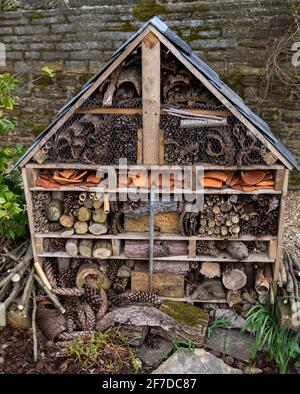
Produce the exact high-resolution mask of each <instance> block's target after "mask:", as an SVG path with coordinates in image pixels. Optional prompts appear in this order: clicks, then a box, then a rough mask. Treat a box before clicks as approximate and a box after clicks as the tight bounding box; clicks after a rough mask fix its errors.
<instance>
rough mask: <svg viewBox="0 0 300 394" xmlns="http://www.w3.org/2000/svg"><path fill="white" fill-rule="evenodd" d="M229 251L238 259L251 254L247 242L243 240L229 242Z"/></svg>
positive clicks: (243, 258)
mask: <svg viewBox="0 0 300 394" xmlns="http://www.w3.org/2000/svg"><path fill="white" fill-rule="evenodd" d="M227 252H228V253H229V254H230V256H231V257H232V258H234V259H236V260H245V259H246V258H247V257H248V256H249V253H248V248H247V246H246V244H244V243H243V242H241V241H231V242H228V246H227Z"/></svg>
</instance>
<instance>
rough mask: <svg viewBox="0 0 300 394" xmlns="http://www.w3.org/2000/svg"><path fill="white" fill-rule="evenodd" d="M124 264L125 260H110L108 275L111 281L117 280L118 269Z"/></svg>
mask: <svg viewBox="0 0 300 394" xmlns="http://www.w3.org/2000/svg"><path fill="white" fill-rule="evenodd" d="M122 264H124V260H109V264H108V269H107V273H106V274H107V276H108V278H109V279H110V280H111V281H113V282H114V281H115V279H116V278H117V273H118V269H119V268H120V267H121V265H122Z"/></svg>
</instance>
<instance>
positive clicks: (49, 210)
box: [45, 200, 63, 222]
mask: <svg viewBox="0 0 300 394" xmlns="http://www.w3.org/2000/svg"><path fill="white" fill-rule="evenodd" d="M62 213H63V204H62V201H61V200H52V201H51V202H50V204H48V206H47V207H46V208H45V215H46V217H47V219H48V220H50V221H51V222H58V221H59V218H60V217H61V215H62Z"/></svg>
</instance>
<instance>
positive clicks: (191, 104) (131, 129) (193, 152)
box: [21, 26, 291, 168]
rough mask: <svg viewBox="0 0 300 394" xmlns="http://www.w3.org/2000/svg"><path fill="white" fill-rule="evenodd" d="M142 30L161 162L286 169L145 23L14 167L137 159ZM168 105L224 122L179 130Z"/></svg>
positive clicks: (247, 124)
mask: <svg viewBox="0 0 300 394" xmlns="http://www.w3.org/2000/svg"><path fill="white" fill-rule="evenodd" d="M150 31H151V32H152V33H153V34H154V35H155V36H156V37H158V39H159V41H160V56H161V72H160V73H161V97H160V101H161V103H160V107H161V116H160V129H161V130H163V134H164V160H163V161H164V163H165V164H181V165H189V164H201V163H207V164H212V165H224V166H250V165H266V164H268V165H270V164H274V163H275V162H276V164H280V162H279V161H278V159H280V160H281V162H282V163H284V164H285V165H286V166H287V167H289V168H291V165H290V163H289V162H288V161H287V160H286V159H285V158H284V157H283V156H282V155H281V154H280V152H278V151H277V150H276V148H274V146H272V144H271V143H270V142H269V141H267V139H266V138H265V137H264V136H263V135H262V134H261V133H260V131H259V130H258V129H257V128H255V127H254V126H253V125H252V124H251V123H250V122H249V121H248V120H247V119H246V118H245V117H244V116H243V115H242V114H241V113H240V112H239V111H238V110H237V109H236V108H235V107H234V105H233V104H232V103H230V102H229V101H228V100H227V99H226V98H225V97H223V96H222V95H221V94H220V93H219V92H218V91H217V90H216V88H215V87H214V86H213V84H212V83H211V82H210V81H209V80H208V79H207V78H205V77H204V76H203V75H202V74H201V73H200V72H199V71H197V70H196V69H195V67H193V65H191V64H190V63H189V62H188V61H187V60H186V59H185V57H184V53H181V52H180V51H179V50H178V48H176V46H174V45H173V44H172V43H171V42H170V41H169V40H168V39H167V38H166V37H165V36H163V35H162V34H161V32H159V31H158V30H157V29H156V28H155V27H153V26H149V27H147V28H146V29H145V30H144V31H142V32H141V33H140V34H139V35H138V36H136V37H135V38H134V40H133V41H131V42H130V43H129V44H128V46H127V47H124V49H123V51H122V52H120V53H118V56H117V57H116V59H115V60H114V61H113V62H111V63H110V65H109V67H107V68H106V69H105V70H104V72H103V73H101V74H100V76H98V78H97V79H95V81H93V83H92V84H90V85H89V86H88V88H85V90H84V92H83V94H82V95H79V98H78V100H77V101H75V102H74V104H73V105H72V106H70V107H69V108H68V109H67V110H66V111H65V112H64V113H63V114H62V115H61V116H60V118H59V119H58V120H57V122H55V124H54V125H53V127H51V128H50V129H49V130H48V131H47V133H46V134H45V135H44V136H43V138H41V139H40V140H39V141H38V143H37V144H36V145H35V146H34V147H33V148H32V149H31V150H29V151H28V154H27V155H26V156H25V157H24V158H23V160H22V162H21V164H22V165H24V164H26V163H27V162H28V161H29V160H30V161H31V162H33V163H35V162H39V161H40V160H44V159H45V157H46V159H47V161H49V162H60V163H82V164H100V165H101V164H102V165H104V164H105V165H115V164H118V159H119V158H123V157H126V158H127V160H128V164H137V163H138V161H139V160H138V146H137V145H138V140H139V138H138V133H139V130H141V129H142V128H143V111H142V105H143V104H142V103H143V97H142V90H143V89H142V87H143V85H142V84H143V82H142V53H141V41H142V40H143V38H144V37H145V36H147V34H149V32H150ZM170 107H172V108H176V109H180V110H185V111H192V112H194V113H197V114H212V115H214V114H215V115H218V116H222V117H226V118H227V123H228V124H227V125H223V126H221V127H220V126H218V127H201V128H193V129H185V128H182V127H180V122H181V119H182V115H180V116H177V115H175V114H174V112H172V113H169V112H168V110H169V109H170ZM116 108H117V110H115V109H116ZM41 152H42V153H43V154H44V156H43V155H41ZM41 157H42V159H41ZM43 158H44V159H43Z"/></svg>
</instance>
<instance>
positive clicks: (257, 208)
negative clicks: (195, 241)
mask: <svg viewBox="0 0 300 394" xmlns="http://www.w3.org/2000/svg"><path fill="white" fill-rule="evenodd" d="M278 206H279V199H278V197H276V196H268V195H257V196H256V195H254V196H243V195H239V196H237V195H232V196H230V197H225V196H221V195H208V196H205V199H204V205H203V208H202V209H201V212H200V216H199V234H200V235H201V236H211V237H220V238H221V237H222V238H238V237H239V236H240V235H249V234H252V235H254V236H257V237H259V236H261V235H275V234H276V232H277V221H278V212H279V211H278ZM183 233H184V234H185V235H188V234H186V232H185V231H184V230H183Z"/></svg>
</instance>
